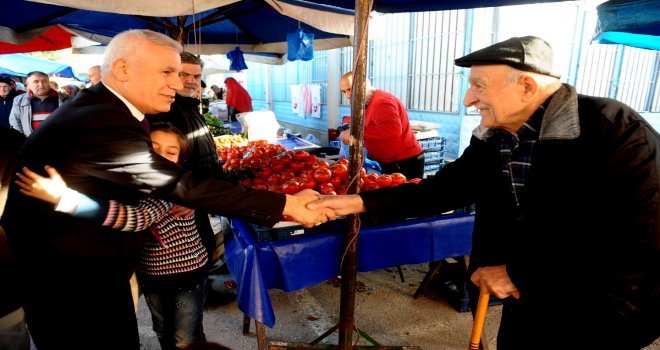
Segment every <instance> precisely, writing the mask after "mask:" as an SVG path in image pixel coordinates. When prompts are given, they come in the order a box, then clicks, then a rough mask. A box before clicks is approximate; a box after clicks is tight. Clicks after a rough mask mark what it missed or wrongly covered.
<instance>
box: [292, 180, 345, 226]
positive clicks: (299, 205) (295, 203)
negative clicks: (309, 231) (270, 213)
mask: <svg viewBox="0 0 660 350" xmlns="http://www.w3.org/2000/svg"><path fill="white" fill-rule="evenodd" d="M319 198H320V195H319V193H318V192H316V191H314V190H310V189H305V190H302V191H300V192H298V193H296V194H295V195H287V196H286V204H285V206H284V212H283V213H282V214H283V215H286V216H288V217H290V218H291V219H293V220H294V221H296V222H298V223H300V224H301V225H303V226H305V227H313V226H316V225H320V224H323V223H325V222H327V221H328V220H334V219H335V218H336V217H337V214H335V211H334V210H332V209H329V208H317V209H308V208H307V206H306V205H307V203H309V202H311V201H315V200H317V199H319Z"/></svg>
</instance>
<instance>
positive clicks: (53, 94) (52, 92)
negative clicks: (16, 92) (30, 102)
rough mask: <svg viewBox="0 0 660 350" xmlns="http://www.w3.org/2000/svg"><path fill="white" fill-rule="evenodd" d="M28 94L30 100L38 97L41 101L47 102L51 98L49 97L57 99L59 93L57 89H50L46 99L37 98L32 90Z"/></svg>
mask: <svg viewBox="0 0 660 350" xmlns="http://www.w3.org/2000/svg"><path fill="white" fill-rule="evenodd" d="M27 93H28V98H30V99H32V98H33V97H36V98H38V99H40V100H45V99H47V98H49V97H55V96H58V95H57V91H55V89H50V90H48V95H46V96H45V97H41V96H36V95H35V94H33V93H32V90H30V89H28V91H27Z"/></svg>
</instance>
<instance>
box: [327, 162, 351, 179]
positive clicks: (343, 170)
mask: <svg viewBox="0 0 660 350" xmlns="http://www.w3.org/2000/svg"><path fill="white" fill-rule="evenodd" d="M330 170H331V171H332V176H337V177H339V178H341V179H347V178H348V168H347V167H346V165H344V164H333V165H332V166H331V167H330Z"/></svg>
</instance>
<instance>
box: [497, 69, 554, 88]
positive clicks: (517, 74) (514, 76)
mask: <svg viewBox="0 0 660 350" xmlns="http://www.w3.org/2000/svg"><path fill="white" fill-rule="evenodd" d="M507 67H509V73H508V74H507V76H506V80H507V82H509V83H516V82H518V80H520V78H522V77H523V76H524V75H527V76H530V77H532V78H533V79H534V80H535V81H536V84H537V85H538V86H539V89H540V90H541V91H543V92H547V93H554V92H555V91H557V89H559V87H560V86H561V80H559V79H558V78H555V77H553V76H549V75H545V74H540V73H534V72H527V71H522V70H520V69H516V68H513V67H511V66H507Z"/></svg>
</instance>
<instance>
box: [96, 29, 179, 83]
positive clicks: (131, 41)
mask: <svg viewBox="0 0 660 350" xmlns="http://www.w3.org/2000/svg"><path fill="white" fill-rule="evenodd" d="M140 39H142V40H140ZM143 40H146V41H148V42H150V43H152V44H155V45H159V46H164V47H170V48H172V49H174V50H176V51H177V52H181V51H183V47H182V46H181V44H180V43H178V42H177V41H176V40H174V39H172V38H170V37H168V36H167V35H165V34H161V33H158V32H154V31H152V30H149V29H131V30H127V31H124V32H121V33H119V34H117V35H115V36H114V37H113V38H112V40H111V41H110V44H108V47H107V48H106V49H105V55H104V56H103V66H102V67H101V75H102V77H103V78H105V77H106V75H107V74H109V73H110V72H111V71H112V62H114V61H116V60H118V59H120V58H125V57H131V56H132V55H135V54H136V53H137V52H142V50H144V48H143V47H140V46H141V45H142V44H143V43H144V42H143Z"/></svg>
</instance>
